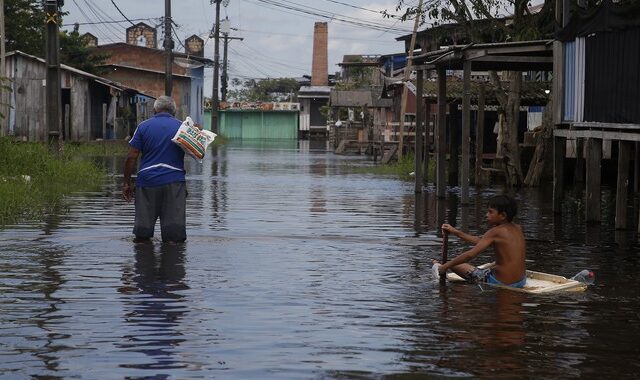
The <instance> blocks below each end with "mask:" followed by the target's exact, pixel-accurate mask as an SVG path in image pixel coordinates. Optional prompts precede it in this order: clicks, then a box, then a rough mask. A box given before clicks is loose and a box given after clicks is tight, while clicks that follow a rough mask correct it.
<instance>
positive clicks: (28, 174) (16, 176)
mask: <svg viewBox="0 0 640 380" xmlns="http://www.w3.org/2000/svg"><path fill="white" fill-rule="evenodd" d="M83 153H85V152H83ZM80 155H81V154H79V153H78V152H69V151H66V152H65V154H64V155H63V156H62V157H57V156H55V155H53V154H51V153H50V152H49V150H48V149H47V147H46V145H44V144H40V143H22V142H19V143H18V142H13V141H11V140H9V139H6V138H0V225H6V224H10V223H15V222H18V221H23V220H37V219H39V218H40V217H42V216H43V215H45V214H46V213H47V212H48V211H51V210H53V209H55V208H57V207H58V206H59V204H60V202H61V201H62V200H63V198H64V196H65V195H66V194H69V193H71V192H74V191H89V190H96V189H98V188H99V186H100V185H101V183H102V181H103V180H104V178H105V175H106V173H105V172H104V171H103V170H102V169H100V168H99V167H97V166H96V165H95V164H93V163H92V162H91V161H89V160H83V159H81V158H80Z"/></svg>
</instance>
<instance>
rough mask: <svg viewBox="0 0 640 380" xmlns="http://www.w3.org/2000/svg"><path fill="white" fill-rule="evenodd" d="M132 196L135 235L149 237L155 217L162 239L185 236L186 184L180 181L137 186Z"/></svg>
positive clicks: (142, 237) (183, 237)
mask: <svg viewBox="0 0 640 380" xmlns="http://www.w3.org/2000/svg"><path fill="white" fill-rule="evenodd" d="M135 199H136V200H135V208H136V218H135V223H134V227H133V234H134V235H136V239H138V240H145V239H150V238H152V237H153V231H154V227H155V225H156V220H157V219H158V218H160V231H161V233H162V241H165V242H166V241H171V242H182V241H185V240H186V239H187V231H186V205H187V187H186V184H185V183H184V182H174V183H169V184H166V185H162V186H155V187H138V188H136V195H135Z"/></svg>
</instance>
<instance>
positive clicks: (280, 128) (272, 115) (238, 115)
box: [204, 110, 299, 140]
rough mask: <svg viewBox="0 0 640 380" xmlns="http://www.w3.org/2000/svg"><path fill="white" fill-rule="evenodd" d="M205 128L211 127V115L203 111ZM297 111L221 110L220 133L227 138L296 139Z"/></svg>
mask: <svg viewBox="0 0 640 380" xmlns="http://www.w3.org/2000/svg"><path fill="white" fill-rule="evenodd" d="M204 120H205V123H204V124H205V129H209V130H210V129H211V116H210V114H209V113H208V112H207V113H205V117H204ZM298 120H299V112H298V111H262V110H223V111H220V134H221V135H223V136H224V137H226V138H228V139H247V140H248V139H251V140H275V139H278V140H297V139H298V122H299V121H298Z"/></svg>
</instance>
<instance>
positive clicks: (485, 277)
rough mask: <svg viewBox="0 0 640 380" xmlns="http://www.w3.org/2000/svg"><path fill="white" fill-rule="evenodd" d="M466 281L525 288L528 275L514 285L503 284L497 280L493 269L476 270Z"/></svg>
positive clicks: (467, 276)
mask: <svg viewBox="0 0 640 380" xmlns="http://www.w3.org/2000/svg"><path fill="white" fill-rule="evenodd" d="M465 280H466V281H467V282H470V283H473V284H477V283H483V282H484V283H487V284H494V285H503V286H511V287H512V288H524V286H525V284H526V283H527V275H526V274H525V276H524V277H523V278H522V280H520V281H517V282H514V283H513V284H503V283H502V282H500V280H498V279H497V278H496V276H495V273H493V271H492V270H491V268H484V269H480V268H476V269H474V270H473V271H471V272H470V273H468V274H467V275H466V276H465Z"/></svg>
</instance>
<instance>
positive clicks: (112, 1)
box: [111, 0, 135, 26]
mask: <svg viewBox="0 0 640 380" xmlns="http://www.w3.org/2000/svg"><path fill="white" fill-rule="evenodd" d="M111 4H113V6H114V7H116V9H117V10H118V12H120V14H121V15H122V17H124V19H125V20H127V21H129V22H130V23H131V25H132V26H135V24H134V23H132V22H131V20H129V19H128V18H127V16H125V15H124V13H122V11H121V10H120V8H118V5H117V4H116V2H115V1H114V0H111Z"/></svg>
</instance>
